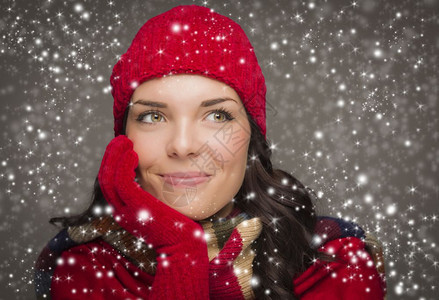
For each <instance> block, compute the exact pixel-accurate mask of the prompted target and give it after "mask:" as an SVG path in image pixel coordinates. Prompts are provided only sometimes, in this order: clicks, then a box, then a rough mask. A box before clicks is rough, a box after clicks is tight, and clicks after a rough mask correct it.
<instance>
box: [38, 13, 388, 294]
mask: <svg viewBox="0 0 439 300" xmlns="http://www.w3.org/2000/svg"><path fill="white" fill-rule="evenodd" d="M111 85H112V94H113V98H114V110H113V112H114V120H115V126H114V130H115V138H114V139H113V140H112V141H111V142H110V143H109V145H108V146H107V148H106V151H105V154H104V156H103V159H102V163H101V166H100V169H99V173H98V176H97V178H96V181H95V186H94V196H93V201H92V203H91V205H90V207H89V208H88V209H87V210H86V211H85V212H84V213H83V214H81V215H79V216H74V217H64V218H53V219H51V222H52V223H59V222H60V223H61V224H62V225H63V229H62V230H61V231H60V233H59V234H58V235H57V236H56V237H54V238H53V239H52V240H51V241H50V242H49V243H48V245H47V246H46V247H45V249H44V250H43V252H42V253H41V254H40V257H39V259H38V261H37V263H36V272H35V287H36V293H37V297H38V298H40V299H49V298H52V299H84V298H86V299H265V298H267V299H320V298H324V299H351V298H352V297H356V298H357V299H383V298H384V295H385V281H384V269H383V261H382V256H380V251H379V250H380V249H379V244H378V243H375V244H374V240H373V239H372V238H371V236H369V235H366V234H365V233H364V231H363V230H362V229H361V228H360V227H359V226H358V225H357V224H354V223H350V222H345V221H343V220H341V219H336V218H331V217H323V216H317V215H316V214H315V206H314V203H313V193H312V191H311V190H309V189H308V188H306V187H304V185H303V184H301V183H300V182H299V181H298V180H297V179H296V178H294V177H293V176H292V175H290V174H289V173H288V172H285V171H282V170H277V169H273V167H272V164H271V161H270V156H271V151H270V149H269V146H268V143H267V140H266V127H265V94H266V86H265V81H264V77H263V75H262V72H261V69H260V67H259V65H258V61H257V58H256V56H255V53H254V49H253V47H252V45H251V44H250V42H249V40H248V38H247V36H246V35H245V33H244V31H243V30H242V29H241V27H240V26H239V25H238V24H237V23H235V22H234V21H232V20H231V19H229V18H227V17H224V16H222V15H219V14H217V13H215V12H213V11H212V10H210V9H208V8H206V7H200V6H196V5H188V6H178V7H175V8H173V9H171V10H169V11H167V12H165V13H163V14H161V15H158V16H156V17H154V18H152V19H150V20H149V21H148V22H146V23H145V24H144V25H143V26H142V28H141V29H140V30H139V32H138V33H137V35H136V36H135V38H134V40H133V42H132V44H131V45H130V47H129V48H128V50H127V52H126V53H125V54H124V55H122V57H121V58H120V60H119V61H118V62H117V64H116V65H115V66H114V69H113V73H112V75H111Z"/></svg>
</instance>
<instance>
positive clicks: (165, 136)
mask: <svg viewBox="0 0 439 300" xmlns="http://www.w3.org/2000/svg"><path fill="white" fill-rule="evenodd" d="M130 105H131V107H130V110H129V114H128V118H127V123H126V135H127V136H128V138H129V139H130V140H132V141H133V144H134V151H135V152H136V153H137V154H138V156H139V165H138V168H137V170H136V171H137V178H138V182H139V184H140V185H141V186H142V188H143V189H144V190H145V191H147V192H149V193H150V194H152V195H153V196H155V197H156V198H157V199H159V200H160V201H162V202H164V203H166V204H167V205H169V206H170V207H172V208H174V209H175V210H177V211H179V212H180V213H182V214H184V215H186V216H187V217H189V218H191V219H193V220H202V219H205V218H208V217H210V216H212V215H214V217H215V218H216V217H225V216H227V214H229V213H230V212H231V210H232V209H233V203H232V199H233V197H234V196H235V195H236V194H237V193H238V191H239V189H240V187H241V185H242V182H243V180H244V175H245V170H246V166H247V154H248V147H249V143H250V123H249V120H248V118H247V115H246V112H245V108H244V106H243V104H242V102H241V100H240V98H239V96H238V94H237V93H236V92H235V90H234V89H233V88H231V87H230V86H228V85H226V84H225V83H222V82H220V81H217V80H214V79H210V78H208V77H204V76H201V75H187V74H178V75H172V76H167V77H161V78H155V79H152V80H148V81H146V82H144V83H142V84H141V85H139V86H138V87H137V88H136V89H135V91H134V93H133V96H132V98H131V104H130ZM222 110H224V111H226V112H223V111H222ZM228 114H230V115H228ZM175 172H183V174H176V175H177V176H170V175H169V174H170V173H175ZM186 172H198V173H199V174H197V173H195V175H194V174H185V173H186ZM167 174H168V175H167ZM205 175H208V176H207V177H206V176H205ZM194 176H198V177H197V178H195V177H194ZM182 177H183V178H182Z"/></svg>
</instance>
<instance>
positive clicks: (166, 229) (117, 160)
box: [98, 135, 209, 299]
mask: <svg viewBox="0 0 439 300" xmlns="http://www.w3.org/2000/svg"><path fill="white" fill-rule="evenodd" d="M138 162H139V159H138V156H137V153H136V152H135V151H134V150H133V142H132V141H131V140H130V139H128V137H126V136H125V135H119V136H117V137H115V138H114V139H113V140H112V141H111V142H110V143H109V144H108V146H107V149H106V150H105V154H104V157H103V159H102V163H101V167H100V169H99V174H98V180H99V184H100V187H101V190H102V193H103V194H104V197H105V199H106V200H107V202H108V203H109V204H111V205H112V206H113V209H114V211H113V217H114V219H115V221H116V222H117V223H118V224H119V225H120V226H122V227H123V228H124V229H125V230H127V231H128V232H130V233H131V234H133V235H135V236H137V237H138V238H142V239H143V240H145V241H146V242H147V243H148V244H152V246H153V248H154V249H155V251H156V252H157V271H156V274H155V279H154V284H153V286H152V290H151V297H150V298H149V299H176V298H181V299H183V298H185V299H209V258H208V255H207V243H206V240H205V238H204V231H203V228H202V226H201V225H200V224H198V223H196V222H195V221H193V220H191V219H190V218H188V217H186V216H185V215H183V214H181V213H180V212H178V211H176V210H174V209H173V208H171V207H169V206H168V205H166V204H165V203H163V202H161V201H160V200H158V199H157V198H155V197H154V196H152V195H151V194H150V193H148V192H146V191H145V190H143V189H142V188H141V187H140V185H139V184H138V183H137V182H135V181H134V179H135V176H136V172H135V169H136V168H137V165H138Z"/></svg>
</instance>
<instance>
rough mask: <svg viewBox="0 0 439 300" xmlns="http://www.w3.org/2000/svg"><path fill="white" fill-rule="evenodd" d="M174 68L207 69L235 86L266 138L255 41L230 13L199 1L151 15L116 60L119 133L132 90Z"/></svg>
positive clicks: (193, 71) (114, 90)
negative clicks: (212, 8) (198, 2)
mask: <svg viewBox="0 0 439 300" xmlns="http://www.w3.org/2000/svg"><path fill="white" fill-rule="evenodd" d="M173 74H194V75H203V76H207V77H209V78H212V79H215V80H219V81H221V82H223V83H226V84H227V85H229V86H230V87H232V88H233V89H234V90H235V91H236V92H237V94H238V95H239V97H240V99H241V101H242V103H243V104H244V107H245V108H246V110H247V111H248V112H249V114H250V115H251V117H252V118H253V120H254V121H255V122H256V124H257V125H258V127H259V129H260V131H261V132H262V134H263V135H264V137H265V138H266V124H265V123H266V121H265V118H266V113H265V95H266V86H265V79H264V76H263V74H262V71H261V68H260V66H259V64H258V60H257V58H256V55H255V52H254V48H253V46H252V45H251V43H250V41H249V39H248V38H247V36H246V34H245V32H244V30H243V29H242V28H241V27H240V26H239V25H238V24H237V23H236V22H234V21H233V20H232V19H230V18H227V17H225V16H222V15H220V14H218V13H216V12H214V11H213V10H211V9H209V8H207V7H203V6H197V5H181V6H177V7H174V8H172V9H171V10H168V11H166V12H164V13H162V14H160V15H158V16H155V17H153V18H151V19H149V20H148V21H147V22H146V23H145V24H144V25H143V26H142V27H141V28H140V30H139V31H138V32H137V34H136V35H135V37H134V39H133V41H132V43H131V45H130V46H129V48H128V50H127V51H126V53H124V54H123V55H122V56H121V57H120V59H119V61H118V62H117V63H116V64H115V66H114V68H113V72H112V74H111V78H110V83H111V87H112V91H111V93H112V95H113V98H114V106H113V115H114V132H115V136H117V135H119V134H121V131H122V127H123V117H124V112H125V110H126V108H127V106H128V104H129V102H130V98H131V96H132V94H133V92H134V90H135V89H136V88H137V87H138V86H139V85H140V84H142V83H143V82H144V81H146V80H148V79H152V78H155V77H163V76H168V75H173Z"/></svg>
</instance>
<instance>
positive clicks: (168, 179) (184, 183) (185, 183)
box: [159, 175, 211, 187]
mask: <svg viewBox="0 0 439 300" xmlns="http://www.w3.org/2000/svg"><path fill="white" fill-rule="evenodd" d="M159 176H160V177H162V178H163V180H164V182H165V183H167V184H169V185H172V186H173V187H194V186H197V185H199V184H202V183H205V182H207V181H209V180H210V178H211V176H210V175H208V176H193V177H178V176H169V175H159Z"/></svg>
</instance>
